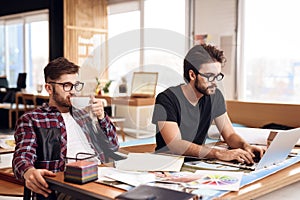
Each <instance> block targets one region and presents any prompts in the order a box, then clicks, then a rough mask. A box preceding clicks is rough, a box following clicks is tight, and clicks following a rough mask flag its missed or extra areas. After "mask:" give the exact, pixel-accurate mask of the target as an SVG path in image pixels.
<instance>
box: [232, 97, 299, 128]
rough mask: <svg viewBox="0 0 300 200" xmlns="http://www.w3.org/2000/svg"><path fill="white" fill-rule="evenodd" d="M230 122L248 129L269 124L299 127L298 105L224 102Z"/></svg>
mask: <svg viewBox="0 0 300 200" xmlns="http://www.w3.org/2000/svg"><path fill="white" fill-rule="evenodd" d="M226 104H227V112H228V115H229V117H230V119H231V121H232V122H234V123H239V124H243V125H246V126H248V127H262V126H264V125H266V124H269V123H277V124H281V125H286V126H291V127H300V105H295V104H271V103H253V102H241V101H226Z"/></svg>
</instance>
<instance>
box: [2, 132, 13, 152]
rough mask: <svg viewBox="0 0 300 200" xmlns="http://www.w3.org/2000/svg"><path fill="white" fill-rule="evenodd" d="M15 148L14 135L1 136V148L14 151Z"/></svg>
mask: <svg viewBox="0 0 300 200" xmlns="http://www.w3.org/2000/svg"><path fill="white" fill-rule="evenodd" d="M15 146H16V145H15V139H14V136H13V135H4V136H0V148H3V149H14V148H15Z"/></svg>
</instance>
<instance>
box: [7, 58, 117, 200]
mask: <svg viewBox="0 0 300 200" xmlns="http://www.w3.org/2000/svg"><path fill="white" fill-rule="evenodd" d="M78 72H79V66H77V65H75V64H74V63H72V62H69V61H68V60H67V59H65V58H57V59H55V60H53V61H51V62H50V63H48V65H47V66H46V67H45V68H44V75H45V83H46V84H45V89H46V91H47V92H48V93H49V103H44V104H43V105H42V106H41V107H39V108H37V109H35V110H33V111H30V112H27V113H25V114H24V115H23V116H21V117H20V119H19V120H18V121H17V125H16V131H15V141H16V148H15V153H14V157H13V161H12V166H13V170H14V174H15V176H16V177H17V178H18V179H23V180H24V181H25V185H26V187H27V188H29V189H30V190H31V191H33V192H34V193H37V194H38V195H37V197H38V199H43V198H44V197H46V198H47V197H48V196H49V195H50V196H53V195H54V194H53V193H52V194H51V192H52V191H51V190H50V189H49V188H48V184H47V183H46V181H45V179H44V178H43V176H55V174H54V173H55V172H59V171H64V168H65V160H66V158H67V157H75V155H76V154H77V153H79V152H84V153H90V154H94V155H96V157H97V158H98V161H99V162H105V161H106V159H105V158H106V156H107V155H105V154H106V152H109V153H111V152H114V151H117V150H118V148H119V143H118V139H117V135H116V128H115V127H114V125H113V124H112V122H111V121H110V119H109V117H108V116H107V114H106V113H105V112H104V108H103V104H102V101H101V100H100V99H96V98H94V97H91V102H92V103H91V105H90V108H91V112H92V113H93V114H94V115H95V116H97V120H98V123H94V122H93V120H92V118H91V117H90V113H89V112H88V111H85V110H78V109H75V108H74V109H72V108H73V107H72V106H71V102H70V97H72V96H75V93H76V92H80V91H81V90H82V88H83V85H84V84H83V83H82V82H80V81H78ZM99 138H100V139H99ZM39 194H41V195H39ZM50 196H49V197H50Z"/></svg>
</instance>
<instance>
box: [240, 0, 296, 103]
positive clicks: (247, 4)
mask: <svg viewBox="0 0 300 200" xmlns="http://www.w3.org/2000/svg"><path fill="white" fill-rule="evenodd" d="M299 7H300V2H299V1H298V0H289V1H288V2H287V1H284V0H278V1H272V0H252V1H246V0H243V1H241V7H240V8H241V12H240V14H241V15H240V19H241V21H240V27H241V35H240V36H241V46H240V47H241V49H240V64H241V65H240V66H241V67H242V68H241V73H240V74H239V75H240V76H239V77H240V78H241V80H240V81H238V83H242V84H241V85H238V87H239V99H240V100H247V101H258V102H272V103H296V104H299V103H300V55H299V46H300V38H299V35H300V27H299V26H298V25H297V24H298V19H299V18H300V13H299V12H298V9H299Z"/></svg>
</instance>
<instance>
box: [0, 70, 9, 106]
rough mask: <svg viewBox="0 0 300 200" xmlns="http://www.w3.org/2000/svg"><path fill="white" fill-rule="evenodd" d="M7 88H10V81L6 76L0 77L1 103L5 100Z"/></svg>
mask: <svg viewBox="0 0 300 200" xmlns="http://www.w3.org/2000/svg"><path fill="white" fill-rule="evenodd" d="M7 88H8V81H7V78H6V76H2V77H0V103H2V102H3V98H4V97H5V95H6V89H7Z"/></svg>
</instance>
